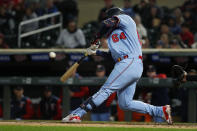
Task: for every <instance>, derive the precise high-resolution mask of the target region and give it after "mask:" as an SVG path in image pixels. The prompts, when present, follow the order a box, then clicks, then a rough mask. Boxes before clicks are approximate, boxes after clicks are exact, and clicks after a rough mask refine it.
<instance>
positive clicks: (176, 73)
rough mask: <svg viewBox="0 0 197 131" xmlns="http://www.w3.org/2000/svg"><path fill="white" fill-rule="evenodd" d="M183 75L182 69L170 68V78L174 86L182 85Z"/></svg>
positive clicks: (178, 67) (177, 67) (177, 66)
mask: <svg viewBox="0 0 197 131" xmlns="http://www.w3.org/2000/svg"><path fill="white" fill-rule="evenodd" d="M185 73H186V72H185V70H184V69H183V67H181V66H179V65H174V66H172V78H173V82H174V84H175V85H176V86H180V84H181V83H183V79H184V76H185Z"/></svg>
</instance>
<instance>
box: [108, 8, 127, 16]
mask: <svg viewBox="0 0 197 131" xmlns="http://www.w3.org/2000/svg"><path fill="white" fill-rule="evenodd" d="M106 14H107V17H108V18H111V17H112V16H114V15H120V14H124V11H123V10H122V9H121V8H118V7H113V8H110V9H108V10H107V11H106Z"/></svg>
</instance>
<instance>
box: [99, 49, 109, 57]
mask: <svg viewBox="0 0 197 131" xmlns="http://www.w3.org/2000/svg"><path fill="white" fill-rule="evenodd" d="M96 55H99V56H102V57H110V58H111V57H112V56H111V52H105V51H100V50H97V51H96Z"/></svg>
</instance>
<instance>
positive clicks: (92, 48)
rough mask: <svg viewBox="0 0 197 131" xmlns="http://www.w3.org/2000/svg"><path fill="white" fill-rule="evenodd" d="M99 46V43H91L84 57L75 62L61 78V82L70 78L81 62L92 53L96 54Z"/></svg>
mask: <svg viewBox="0 0 197 131" xmlns="http://www.w3.org/2000/svg"><path fill="white" fill-rule="evenodd" d="M98 47H99V44H94V45H91V46H90V47H89V48H88V49H87V51H86V53H85V54H84V56H83V57H81V59H80V60H78V61H77V62H75V63H74V64H73V65H72V66H71V67H70V68H69V69H68V70H67V71H66V72H65V73H64V74H63V75H62V76H61V78H60V81H61V82H65V81H66V80H67V79H68V78H70V77H71V76H72V74H73V72H74V71H75V70H76V69H77V68H78V66H79V64H80V63H81V62H82V61H83V60H84V59H85V58H86V57H87V56H88V55H92V54H96V49H97V48H98Z"/></svg>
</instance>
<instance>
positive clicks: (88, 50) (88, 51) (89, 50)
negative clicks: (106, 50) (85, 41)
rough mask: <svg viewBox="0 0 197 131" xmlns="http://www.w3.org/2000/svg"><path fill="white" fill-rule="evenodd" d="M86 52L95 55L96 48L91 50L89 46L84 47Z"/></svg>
mask: <svg viewBox="0 0 197 131" xmlns="http://www.w3.org/2000/svg"><path fill="white" fill-rule="evenodd" d="M86 54H88V55H96V49H95V50H93V49H91V48H87V49H86Z"/></svg>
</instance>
